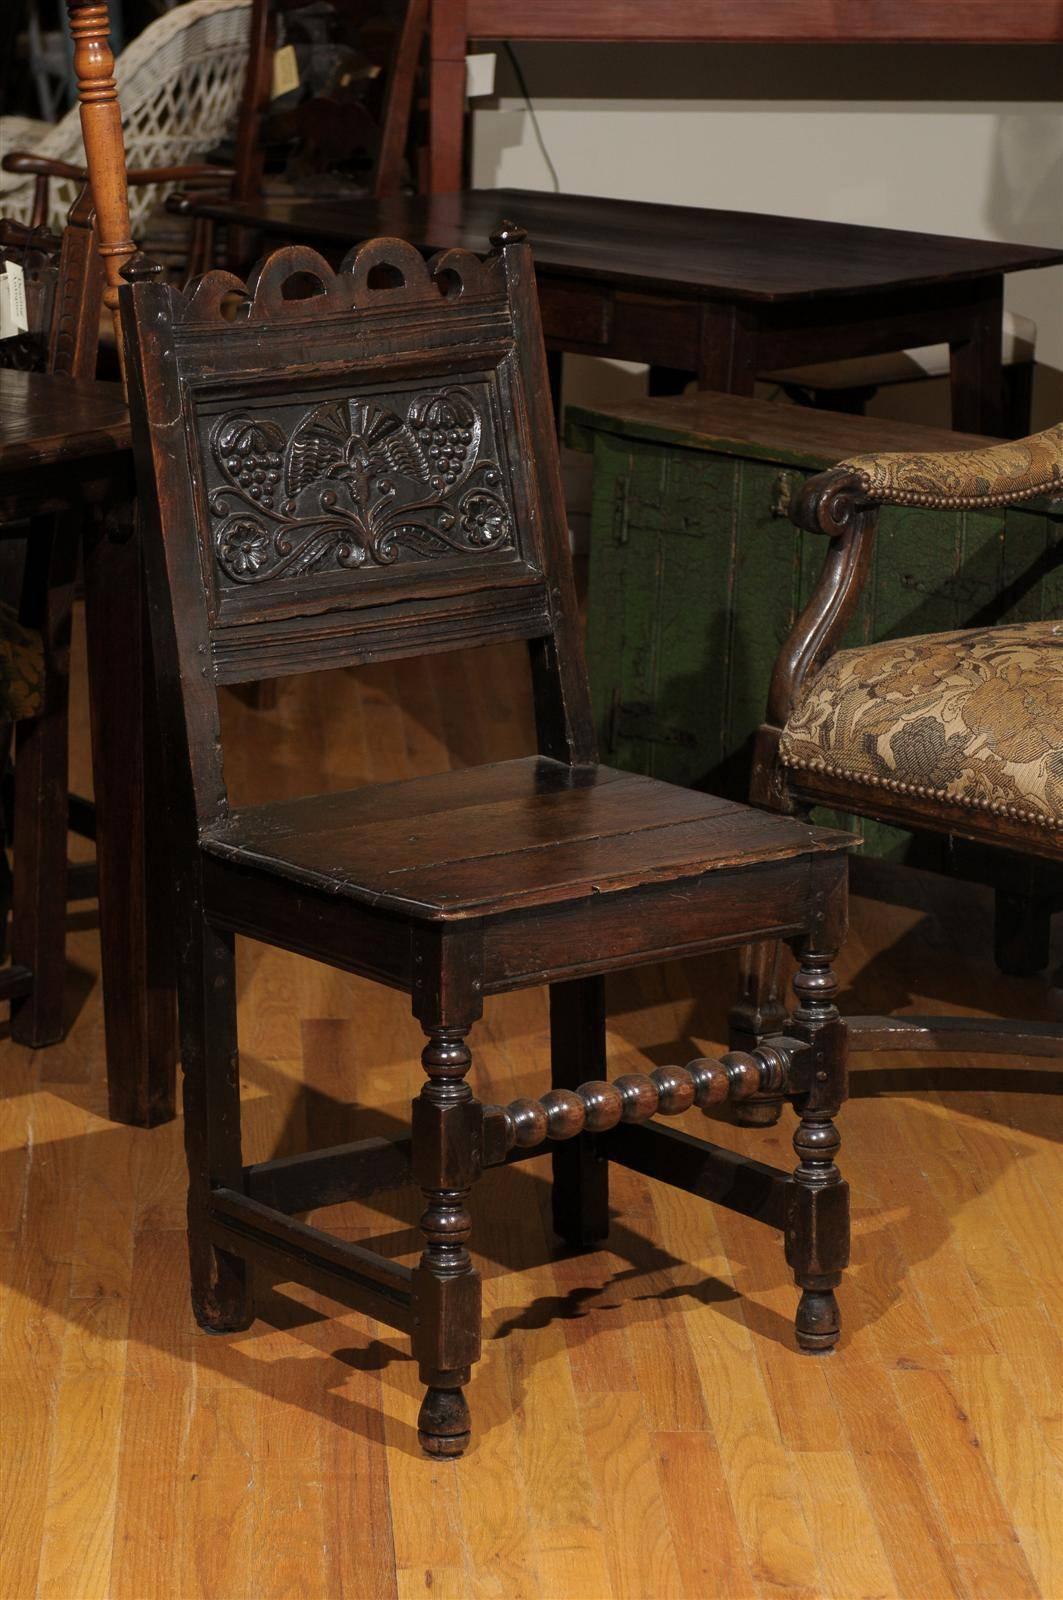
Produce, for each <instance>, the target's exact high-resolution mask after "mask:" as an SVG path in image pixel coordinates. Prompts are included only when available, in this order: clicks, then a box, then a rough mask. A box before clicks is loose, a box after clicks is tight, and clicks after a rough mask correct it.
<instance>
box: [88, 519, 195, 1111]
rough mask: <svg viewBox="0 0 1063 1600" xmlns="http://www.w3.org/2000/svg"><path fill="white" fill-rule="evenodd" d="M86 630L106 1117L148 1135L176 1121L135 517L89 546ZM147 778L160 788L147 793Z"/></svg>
mask: <svg viewBox="0 0 1063 1600" xmlns="http://www.w3.org/2000/svg"><path fill="white" fill-rule="evenodd" d="M85 630H86V638H87V645H88V661H89V690H90V703H91V710H92V767H93V780H94V784H95V790H96V819H97V821H96V855H97V865H98V873H99V901H100V953H101V962H102V974H103V1012H104V1026H105V1030H106V1041H107V1087H108V1101H109V1108H110V1115H111V1117H112V1118H113V1119H114V1121H116V1122H127V1123H133V1124H135V1125H137V1126H140V1127H152V1126H154V1125H155V1124H157V1123H160V1122H168V1121H169V1120H170V1118H171V1117H172V1116H173V1114H174V1080H175V1068H176V1060H177V1049H176V1039H177V1031H176V1025H175V1021H176V1010H175V996H174V978H173V963H174V952H173V948H172V930H173V926H174V919H173V915H172V912H171V911H170V909H169V905H168V894H167V888H166V883H167V878H166V874H165V872H164V871H162V870H160V869H161V867H162V861H161V850H162V847H163V845H164V838H165V835H164V830H163V828H162V826H159V827H155V826H154V824H156V823H160V824H161V822H162V818H161V816H160V809H161V808H160V807H159V805H158V804H157V803H155V801H154V800H151V799H150V798H149V797H150V796H151V795H152V792H153V790H154V793H156V794H157V793H158V788H157V769H158V765H159V760H158V755H157V752H156V748H155V746H156V739H155V737H154V735H156V734H157V730H158V725H159V724H158V718H157V717H156V716H153V715H151V694H150V690H149V684H150V683H151V673H150V671H149V670H148V648H147V647H148V637H147V622H146V611H145V606H144V593H143V584H142V581H141V569H140V547H139V542H138V540H137V539H136V538H135V537H134V535H133V532H132V512H131V508H130V509H127V510H125V511H124V512H123V513H122V514H121V515H120V516H117V515H116V516H114V517H113V518H112V519H110V521H109V524H108V526H107V527H103V526H100V525H94V526H93V527H92V528H91V529H90V530H89V532H88V536H87V538H86V542H85ZM153 779H154V780H155V782H154V784H153Z"/></svg>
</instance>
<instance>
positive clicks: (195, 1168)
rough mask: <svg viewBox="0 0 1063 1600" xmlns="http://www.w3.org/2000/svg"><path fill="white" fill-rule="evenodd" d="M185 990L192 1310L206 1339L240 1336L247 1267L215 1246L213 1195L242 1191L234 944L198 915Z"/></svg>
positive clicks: (187, 953)
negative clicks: (212, 1235)
mask: <svg viewBox="0 0 1063 1600" xmlns="http://www.w3.org/2000/svg"><path fill="white" fill-rule="evenodd" d="M180 985H181V987H180V1014H181V1064H182V1068H183V1071H184V1113H185V1152H186V1154H187V1157H188V1255H189V1265H190V1267H191V1273H192V1309H193V1310H194V1312H195V1316H196V1321H197V1322H198V1323H199V1326H200V1327H201V1328H202V1329H203V1330H204V1332H206V1333H238V1332H240V1330H241V1329H243V1328H247V1327H250V1325H251V1323H252V1322H253V1321H254V1316H255V1309H254V1302H253V1300H252V1297H251V1283H250V1272H249V1269H248V1265H247V1262H246V1261H243V1260H241V1258H240V1257H239V1256H235V1255H233V1254H232V1253H231V1252H230V1251H228V1250H217V1249H215V1247H214V1245H213V1244H212V1243H211V1239H210V1197H211V1190H212V1189H216V1188H230V1189H236V1190H237V1191H239V1190H242V1189H243V1157H242V1154H241V1141H240V1066H239V1055H238V1052H237V1041H236V962H235V954H234V939H233V935H232V934H231V933H226V932H223V931H222V930H221V929H219V928H215V927H212V926H211V924H210V923H209V922H207V921H206V919H205V918H204V917H203V916H202V914H201V913H199V912H198V911H196V912H195V914H194V928H193V931H192V936H191V938H190V939H189V940H188V943H187V946H186V948H185V950H184V951H183V952H182V962H181V971H180Z"/></svg>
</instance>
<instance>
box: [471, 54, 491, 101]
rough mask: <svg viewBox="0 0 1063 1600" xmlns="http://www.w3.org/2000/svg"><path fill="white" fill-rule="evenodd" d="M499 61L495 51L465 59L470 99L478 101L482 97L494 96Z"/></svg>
mask: <svg viewBox="0 0 1063 1600" xmlns="http://www.w3.org/2000/svg"><path fill="white" fill-rule="evenodd" d="M497 60H498V57H497V56H496V55H495V53H494V51H493V50H485V51H484V52H483V54H482V55H475V56H466V57H465V94H466V96H467V98H468V99H470V100H476V99H478V98H479V97H480V96H481V95H485V94H494V92H495V62H496V61H497Z"/></svg>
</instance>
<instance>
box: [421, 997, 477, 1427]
mask: <svg viewBox="0 0 1063 1600" xmlns="http://www.w3.org/2000/svg"><path fill="white" fill-rule="evenodd" d="M465 1032H466V1030H465V1029H464V1028H449V1027H434V1028H432V1029H430V1030H429V1038H428V1043H427V1044H426V1045H425V1047H424V1050H423V1051H422V1054H421V1063H422V1065H423V1067H424V1070H425V1072H426V1073H427V1075H428V1076H427V1079H426V1081H425V1083H424V1084H423V1085H422V1088H421V1093H420V1095H419V1096H418V1098H417V1099H416V1100H415V1101H414V1102H413V1175H414V1180H415V1182H416V1183H417V1184H418V1185H419V1186H420V1188H421V1190H422V1191H423V1193H424V1198H425V1210H424V1212H423V1214H422V1216H421V1231H422V1233H423V1234H424V1239H425V1247H424V1253H423V1254H422V1256H421V1260H420V1263H419V1265H418V1267H417V1269H416V1272H415V1274H414V1307H415V1316H414V1331H413V1353H414V1356H415V1357H416V1359H417V1362H418V1365H419V1368H420V1376H421V1382H422V1383H423V1384H424V1385H425V1396H424V1400H423V1401H422V1403H421V1410H420V1414H419V1415H418V1418H417V1437H418V1439H419V1441H420V1443H421V1448H422V1449H423V1450H424V1451H425V1452H426V1454H427V1455H430V1456H460V1455H461V1454H462V1453H463V1452H464V1450H465V1448H466V1446H467V1445H468V1443H469V1432H470V1423H469V1407H468V1404H467V1402H466V1399H465V1394H464V1385H465V1384H466V1383H468V1381H469V1375H470V1371H471V1368H472V1365H473V1363H474V1362H475V1361H478V1360H479V1357H480V1322H481V1318H482V1295H481V1288H480V1274H479V1273H478V1272H477V1271H476V1268H475V1267H474V1266H473V1264H472V1257H471V1256H470V1254H469V1251H468V1249H467V1247H466V1242H467V1240H468V1238H469V1235H470V1233H471V1231H472V1217H471V1216H470V1215H469V1211H468V1209H467V1207H466V1201H467V1199H468V1196H469V1191H470V1189H471V1188H472V1185H473V1182H474V1181H475V1179H476V1177H477V1175H478V1172H479V1158H480V1147H481V1143H482V1136H483V1107H482V1106H481V1105H480V1103H479V1102H478V1101H477V1100H475V1099H474V1097H473V1092H472V1090H471V1088H470V1087H469V1085H468V1084H467V1083H466V1082H465V1075H466V1073H467V1072H468V1070H469V1068H470V1066H471V1065H472V1054H471V1052H470V1050H469V1047H468V1045H467V1044H466V1043H465Z"/></svg>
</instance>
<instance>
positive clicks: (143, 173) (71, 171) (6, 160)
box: [0, 150, 236, 188]
mask: <svg viewBox="0 0 1063 1600" xmlns="http://www.w3.org/2000/svg"><path fill="white" fill-rule="evenodd" d="M0 167H3V169H4V171H5V172H15V173H18V174H19V176H20V177H25V178H70V179H72V180H73V181H74V182H75V183H84V182H85V181H86V179H87V178H88V172H87V171H86V169H85V168H84V167H75V166H73V165H72V164H71V162H69V161H57V160H55V159H54V158H53V157H52V156H35V155H33V154H31V153H30V152H29V151H26V150H12V151H11V152H10V153H9V154H8V155H6V156H4V157H3V159H2V160H0ZM235 176H236V173H235V172H234V171H233V169H232V168H231V167H212V166H211V165H210V164H209V163H208V162H205V161H202V162H193V163H192V164H190V165H186V166H183V167H133V168H132V169H131V170H130V171H129V172H127V173H126V182H127V183H129V184H131V185H132V186H133V187H134V188H138V187H142V186H143V185H144V184H148V183H198V182H199V181H200V180H201V179H211V180H215V179H216V180H217V181H218V182H220V183H231V182H232V180H233V178H235Z"/></svg>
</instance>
